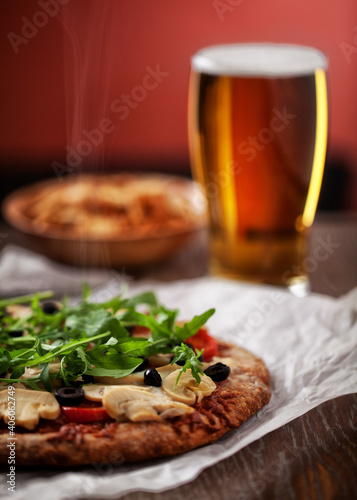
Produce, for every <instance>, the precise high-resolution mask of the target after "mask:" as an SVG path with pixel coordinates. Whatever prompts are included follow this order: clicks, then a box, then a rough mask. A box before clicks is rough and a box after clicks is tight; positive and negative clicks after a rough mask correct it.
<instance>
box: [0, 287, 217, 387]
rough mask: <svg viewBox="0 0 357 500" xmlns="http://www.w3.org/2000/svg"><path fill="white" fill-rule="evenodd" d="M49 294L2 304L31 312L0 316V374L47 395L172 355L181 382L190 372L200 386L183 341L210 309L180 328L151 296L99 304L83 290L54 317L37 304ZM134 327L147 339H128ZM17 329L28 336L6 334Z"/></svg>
mask: <svg viewBox="0 0 357 500" xmlns="http://www.w3.org/2000/svg"><path fill="white" fill-rule="evenodd" d="M52 295H53V294H52V292H44V293H39V294H31V295H26V296H21V297H16V298H15V299H9V300H5V301H0V307H3V308H5V307H6V305H10V304H20V303H25V302H31V313H29V314H28V315H27V316H26V317H25V318H12V317H11V316H9V315H7V314H6V311H5V314H3V315H2V317H0V373H2V372H6V371H8V372H10V373H11V375H10V377H11V380H12V381H13V382H14V381H17V380H19V381H20V382H21V383H25V384H27V385H29V386H30V387H32V388H35V389H38V390H42V387H45V389H46V390H51V389H52V387H51V381H52V380H53V379H54V378H61V379H62V380H63V382H64V383H65V384H67V385H68V384H72V383H73V382H74V381H76V380H77V379H78V378H79V377H81V376H82V375H84V374H90V375H95V376H111V377H115V378H119V377H124V376H126V375H129V374H130V373H132V372H133V371H134V370H135V369H136V368H137V367H138V366H140V364H141V363H142V361H143V358H145V357H149V356H151V355H152V354H157V353H171V352H173V353H174V361H175V360H179V361H183V362H184V364H183V366H182V369H181V371H180V375H179V377H180V376H181V374H182V373H184V372H185V371H186V370H188V369H190V370H191V371H192V375H193V376H194V377H195V380H196V381H198V382H199V381H200V375H202V373H203V372H202V369H201V368H200V367H201V366H202V364H201V363H200V361H199V359H198V356H199V354H198V353H196V354H195V353H194V352H193V350H192V349H190V348H189V347H188V346H187V345H185V344H183V343H182V342H183V341H184V340H186V339H187V338H189V337H191V336H192V335H194V334H195V333H197V331H198V330H199V328H201V327H202V326H203V325H204V324H205V323H206V321H207V320H208V319H209V318H210V317H211V315H212V314H213V313H214V309H210V310H208V311H206V312H204V313H203V314H201V315H199V316H195V317H194V318H193V319H192V320H191V321H189V322H187V323H185V324H184V325H182V326H179V325H177V324H176V319H177V315H178V311H177V310H175V309H173V310H172V309H168V308H166V307H164V306H163V305H161V304H159V303H158V301H157V298H156V296H155V294H154V293H153V292H143V293H140V294H138V295H136V296H134V297H131V298H124V297H123V296H122V295H119V296H118V297H115V298H113V299H110V300H109V301H106V302H103V303H101V304H98V303H94V302H92V301H89V300H88V299H89V297H90V289H89V287H88V286H87V285H84V286H83V298H82V301H81V302H80V303H79V304H77V305H75V306H69V305H68V303H67V300H66V299H64V300H63V301H62V307H61V309H60V310H59V311H58V312H55V313H54V314H51V315H49V314H45V313H44V311H43V308H42V307H41V303H40V300H42V299H44V298H49V297H50V296H52ZM138 308H139V309H140V308H141V310H138ZM143 308H144V309H143ZM143 310H144V311H145V312H146V313H145V314H144V312H142V311H143ZM136 325H138V326H143V327H146V328H148V329H149V331H150V332H151V335H150V337H149V338H138V337H130V335H129V332H128V330H127V328H126V327H131V326H136ZM20 329H21V330H24V331H26V333H27V335H26V336H23V337H12V336H11V335H9V333H10V332H11V331H12V330H20ZM55 360H57V361H58V360H60V363H61V368H60V371H59V373H58V374H53V373H50V368H49V364H50V362H53V361H55ZM36 365H38V366H39V367H40V370H41V371H40V373H39V375H38V376H34V377H29V378H26V379H21V378H20V377H21V376H22V375H23V373H24V371H25V367H31V366H36ZM179 377H178V380H179ZM0 380H3V379H0ZM6 380H8V379H6Z"/></svg>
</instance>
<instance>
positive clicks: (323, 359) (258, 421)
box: [0, 254, 357, 500]
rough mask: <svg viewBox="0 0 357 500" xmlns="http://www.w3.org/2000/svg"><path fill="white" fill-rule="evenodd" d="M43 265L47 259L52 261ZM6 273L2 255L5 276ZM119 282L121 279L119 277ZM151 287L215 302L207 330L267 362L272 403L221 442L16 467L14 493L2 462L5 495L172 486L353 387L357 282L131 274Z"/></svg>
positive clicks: (186, 313)
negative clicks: (156, 456) (331, 284)
mask: <svg viewBox="0 0 357 500" xmlns="http://www.w3.org/2000/svg"><path fill="white" fill-rule="evenodd" d="M32 258H33V259H35V260H36V263H37V264H36V265H37V268H36V273H39V272H41V271H40V268H41V262H40V261H41V260H42V258H40V257H38V256H32ZM29 261H31V256H29V254H27V264H29ZM43 265H45V266H48V265H49V263H48V261H43ZM61 271H62V273H63V275H62V279H63V283H65V282H66V279H68V276H67V274H66V273H67V272H71V271H69V270H68V269H66V268H65V267H63V268H62V269H61ZM3 272H4V268H3V260H2V259H0V279H1V277H2V276H3ZM72 276H73V275H72ZM8 278H9V279H10V278H11V277H10V276H9V277H8ZM99 281H100V280H99ZM114 281H115V280H114ZM46 284H47V285H48V286H47V288H50V287H51V283H46ZM116 284H117V285H122V283H120V280H119V281H117V282H116ZM3 286H5V284H4V282H3V281H2V280H1V287H3ZM145 289H151V290H154V291H156V293H157V294H158V297H159V299H160V300H161V301H162V302H163V303H164V304H165V305H166V306H168V307H172V308H179V309H180V319H191V318H192V317H193V316H194V315H195V314H199V313H202V312H203V311H205V310H206V309H209V308H211V307H214V308H215V309H216V313H215V314H214V316H213V317H212V318H210V320H209V323H208V326H209V329H210V331H211V333H213V334H214V335H215V336H216V337H219V338H222V339H224V340H227V341H230V342H234V343H237V344H239V345H241V346H243V347H245V348H246V349H248V350H250V351H252V352H253V353H255V354H256V355H258V356H260V357H261V358H263V360H264V362H265V363H266V365H267V367H268V369H269V371H270V375H271V385H272V398H271V401H270V403H269V404H268V405H267V406H265V407H264V408H263V409H262V410H261V411H260V412H258V414H257V415H255V416H254V417H252V418H251V419H250V420H248V421H247V422H246V423H244V424H243V425H242V426H241V427H240V428H239V429H237V430H235V431H232V432H231V433H229V434H228V435H226V436H225V437H223V438H222V439H221V440H219V441H218V442H216V443H213V444H211V445H208V446H205V447H203V448H200V449H197V450H193V451H191V452H189V453H186V454H184V455H181V456H177V457H174V458H171V459H165V460H156V461H150V462H148V463H147V464H140V465H135V464H131V465H125V464H124V465H121V464H117V463H115V458H114V459H113V462H112V463H94V464H92V465H91V466H88V467H83V468H80V469H79V470H76V471H75V472H73V471H58V472H54V471H46V470H45V469H41V470H39V469H36V470H33V471H23V470H16V493H15V494H14V493H12V492H9V491H8V490H7V488H8V485H7V483H6V481H7V476H6V474H7V473H8V472H9V471H8V470H7V467H3V468H2V471H1V475H0V485H1V491H2V498H4V499H8V498H9V499H10V498H11V499H16V500H19V499H26V500H27V499H28V498H31V497H33V498H36V499H37V500H47V499H48V498H51V500H60V499H68V498H71V499H76V498H78V499H79V498H82V497H86V498H98V497H100V498H103V499H104V498H108V499H110V498H118V497H119V496H121V495H123V494H125V493H128V492H132V491H151V492H159V491H164V490H167V489H170V488H174V487H177V486H179V485H181V484H184V483H187V482H189V481H191V480H193V479H194V478H195V477H197V475H198V474H199V473H200V472H201V471H202V470H204V469H205V468H207V467H210V466H212V465H214V464H215V463H217V462H219V461H221V460H223V459H225V458H227V457H229V456H231V455H233V454H234V453H236V452H237V451H239V450H240V449H242V448H243V447H245V446H247V445H248V444H250V443H252V442H253V441H255V440H257V439H259V438H261V437H262V436H264V435H265V434H267V433H269V432H271V431H273V430H275V429H277V428H279V427H281V426H283V425H284V424H286V423H287V422H289V421H291V420H293V419H295V418H297V417H299V416H300V415H302V414H304V413H306V412H307V411H309V410H311V409H312V408H314V407H316V406H318V405H319V404H321V403H323V402H324V401H327V400H329V399H332V398H334V397H337V396H341V395H344V394H349V393H352V392H356V390H357V372H356V352H357V351H356V347H357V345H356V344H357V289H354V290H352V291H351V292H350V293H349V294H348V295H346V296H344V297H342V298H339V299H333V298H330V297H326V296H323V295H316V294H311V295H309V296H307V297H304V298H297V297H295V296H293V295H291V294H290V293H289V292H288V291H285V290H283V289H279V288H274V287H268V286H256V285H249V284H243V283H240V282H234V281H228V280H223V279H218V278H213V277H205V278H200V279H195V280H187V281H178V282H173V283H170V284H162V283H154V282H147V283H134V282H131V283H129V294H131V295H132V294H134V293H137V292H139V291H142V290H145ZM114 291H115V286H113V280H111V282H110V284H109V288H106V287H105V286H102V287H101V288H99V289H97V291H96V293H97V295H98V294H99V295H98V297H99V298H100V297H102V295H103V293H104V294H109V293H113V292H114Z"/></svg>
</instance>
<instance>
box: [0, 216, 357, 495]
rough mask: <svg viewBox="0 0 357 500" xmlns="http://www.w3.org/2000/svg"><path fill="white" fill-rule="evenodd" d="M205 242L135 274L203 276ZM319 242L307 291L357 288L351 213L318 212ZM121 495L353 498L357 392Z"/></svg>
mask: <svg viewBox="0 0 357 500" xmlns="http://www.w3.org/2000/svg"><path fill="white" fill-rule="evenodd" d="M0 229H1V228H0ZM0 232H1V231H0ZM7 234H10V233H7ZM12 241H14V242H17V243H21V237H20V238H19V236H18V235H17V236H16V235H14V236H13V235H11V234H10V236H9V239H8V242H12ZM205 241H206V235H205V234H204V233H201V234H198V235H197V236H196V237H195V238H193V239H192V240H191V242H190V243H189V244H188V245H187V246H186V247H185V248H184V249H183V250H182V251H181V252H180V253H179V254H178V255H177V256H176V257H175V258H173V259H171V261H169V262H168V263H166V264H165V265H162V266H157V267H152V268H150V269H148V270H146V271H145V272H142V273H140V274H138V275H136V276H135V278H136V279H142V278H155V279H159V280H164V281H171V280H175V279H179V278H181V279H182V278H194V277H197V276H202V275H204V274H205V273H206V272H207V267H206V262H207V255H206V250H205V248H206V247H205ZM322 241H323V242H325V244H326V245H329V248H330V258H329V259H327V260H326V261H318V262H317V263H315V264H316V265H313V264H312V261H311V260H310V261H306V264H307V265H310V267H311V268H313V271H312V272H311V274H310V279H311V288H312V291H313V292H317V293H321V294H325V295H329V296H333V297H338V296H341V295H343V294H345V293H347V292H348V291H350V290H351V289H352V288H354V287H356V286H357V216H356V215H343V216H341V215H329V214H327V215H326V214H323V215H320V216H318V217H317V220H316V222H315V225H314V227H313V230H312V232H311V236H310V250H309V255H310V257H311V256H313V255H314V249H315V248H316V246H317V245H319V244H321V242H322ZM356 368H357V353H356ZM356 390H357V387H356ZM120 498H122V499H124V500H147V499H150V500H181V499H185V500H197V499H203V500H206V499H207V500H220V499H227V500H228V499H232V500H248V499H249V500H250V499H269V500H270V499H279V500H280V499H289V500H290V499H291V500H295V499H299V500H300V499H301V500H303V499H304V500H305V499H313V500H315V499H316V500H318V499H323V500H325V499H336V500H340V499H351V500H352V499H353V500H355V499H357V394H356V393H354V394H350V395H347V396H343V397H340V398H336V399H334V400H331V401H328V402H326V403H324V404H322V405H320V406H319V407H317V408H315V409H313V410H311V411H309V412H308V413H306V414H305V415H303V416H302V417H300V418H297V419H295V420H293V421H292V422H290V423H289V424H287V425H284V426H283V427H281V428H279V429H277V430H276V431H274V432H271V433H270V434H268V435H266V436H264V437H263V438H261V439H259V440H258V441H256V442H254V443H252V444H250V445H249V446H247V447H245V448H244V449H242V450H241V451H239V452H238V453H236V454H235V455H233V456H232V457H230V458H228V459H226V460H224V461H222V462H220V463H218V464H217V465H215V466H213V467H210V468H208V469H206V470H205V471H203V472H202V473H201V474H200V475H199V476H198V477H197V478H196V479H195V480H194V481H192V482H190V483H188V484H185V485H183V486H181V487H178V488H175V489H172V490H169V491H167V492H164V493H147V492H135V493H131V494H127V495H124V496H122V497H120Z"/></svg>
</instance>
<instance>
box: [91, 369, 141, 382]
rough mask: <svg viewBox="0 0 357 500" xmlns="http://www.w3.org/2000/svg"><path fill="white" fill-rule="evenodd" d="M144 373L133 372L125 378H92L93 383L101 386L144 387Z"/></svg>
mask: <svg viewBox="0 0 357 500" xmlns="http://www.w3.org/2000/svg"><path fill="white" fill-rule="evenodd" d="M144 373H145V370H143V371H140V372H134V373H131V374H130V375H127V376H126V377H121V378H114V377H94V381H95V382H96V383H98V384H103V385H130V384H135V385H144Z"/></svg>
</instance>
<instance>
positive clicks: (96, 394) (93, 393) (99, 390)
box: [83, 377, 150, 401]
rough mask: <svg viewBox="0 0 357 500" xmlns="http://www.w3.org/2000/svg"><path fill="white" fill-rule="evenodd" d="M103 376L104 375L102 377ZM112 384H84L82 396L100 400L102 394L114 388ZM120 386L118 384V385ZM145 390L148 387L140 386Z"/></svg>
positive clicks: (91, 399) (147, 389)
mask: <svg viewBox="0 0 357 500" xmlns="http://www.w3.org/2000/svg"><path fill="white" fill-rule="evenodd" d="M103 378H104V377H103ZM114 387H115V386H114V385H106V384H90V385H84V386H83V390H84V397H85V398H86V399H89V401H102V399H103V397H104V395H105V394H106V393H107V392H108V391H111V390H112V389H114ZM118 387H120V385H118ZM142 389H144V390H145V391H149V390H150V387H142Z"/></svg>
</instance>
